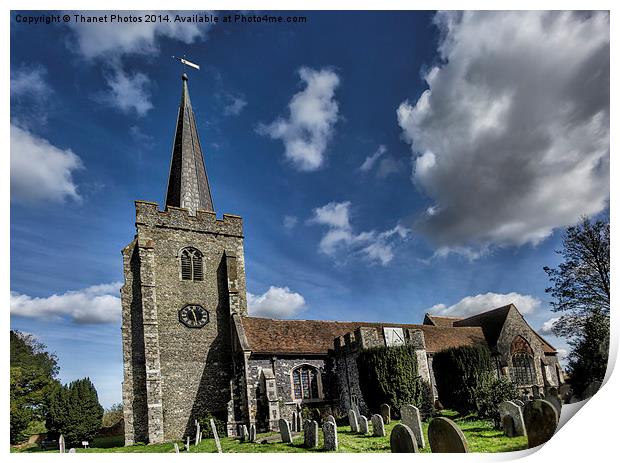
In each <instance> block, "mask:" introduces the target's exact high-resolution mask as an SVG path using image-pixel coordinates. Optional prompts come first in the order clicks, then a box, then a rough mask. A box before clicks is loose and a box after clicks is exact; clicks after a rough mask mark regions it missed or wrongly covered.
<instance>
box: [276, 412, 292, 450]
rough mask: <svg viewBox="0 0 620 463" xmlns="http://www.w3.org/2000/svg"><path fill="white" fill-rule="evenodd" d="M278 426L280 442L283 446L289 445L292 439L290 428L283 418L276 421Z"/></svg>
mask: <svg viewBox="0 0 620 463" xmlns="http://www.w3.org/2000/svg"><path fill="white" fill-rule="evenodd" d="M278 425H279V426H280V438H281V439H282V442H284V443H285V444H291V443H292V442H293V439H292V438H291V427H290V425H289V424H288V421H286V420H285V419H284V418H280V421H278Z"/></svg>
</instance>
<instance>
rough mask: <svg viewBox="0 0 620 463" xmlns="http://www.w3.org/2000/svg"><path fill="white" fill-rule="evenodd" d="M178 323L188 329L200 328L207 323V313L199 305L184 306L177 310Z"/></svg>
mask: <svg viewBox="0 0 620 463" xmlns="http://www.w3.org/2000/svg"><path fill="white" fill-rule="evenodd" d="M179 321H180V322H181V323H183V324H184V325H185V326H187V327H188V328H202V327H203V326H205V325H206V324H207V323H209V312H207V311H206V310H205V309H204V308H203V307H202V306H200V305H196V304H190V305H186V306H185V307H183V308H182V309H181V310H179Z"/></svg>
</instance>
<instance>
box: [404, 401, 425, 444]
mask: <svg viewBox="0 0 620 463" xmlns="http://www.w3.org/2000/svg"><path fill="white" fill-rule="evenodd" d="M400 416H401V420H402V423H403V424H405V425H407V426H409V428H410V429H411V430H412V431H413V435H414V436H415V440H416V442H417V444H418V447H419V448H421V449H423V448H424V445H425V443H424V432H423V431H422V418H420V410H418V407H416V406H414V405H404V406H403V407H402V408H401V409H400Z"/></svg>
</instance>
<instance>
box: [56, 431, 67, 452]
mask: <svg viewBox="0 0 620 463" xmlns="http://www.w3.org/2000/svg"><path fill="white" fill-rule="evenodd" d="M58 450H59V451H60V453H65V436H63V435H62V434H61V435H60V437H59V438H58Z"/></svg>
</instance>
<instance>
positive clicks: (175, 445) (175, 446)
mask: <svg viewBox="0 0 620 463" xmlns="http://www.w3.org/2000/svg"><path fill="white" fill-rule="evenodd" d="M174 453H179V444H177V443H176V442H175V443H174Z"/></svg>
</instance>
